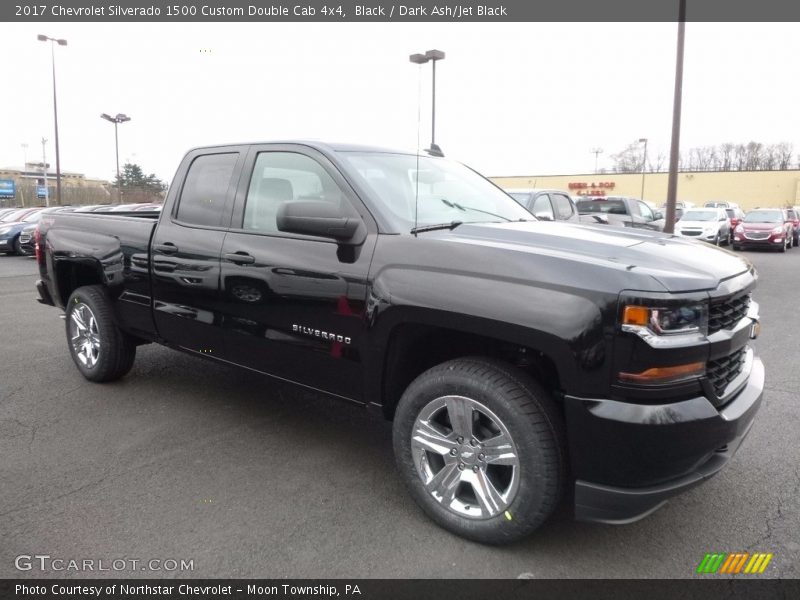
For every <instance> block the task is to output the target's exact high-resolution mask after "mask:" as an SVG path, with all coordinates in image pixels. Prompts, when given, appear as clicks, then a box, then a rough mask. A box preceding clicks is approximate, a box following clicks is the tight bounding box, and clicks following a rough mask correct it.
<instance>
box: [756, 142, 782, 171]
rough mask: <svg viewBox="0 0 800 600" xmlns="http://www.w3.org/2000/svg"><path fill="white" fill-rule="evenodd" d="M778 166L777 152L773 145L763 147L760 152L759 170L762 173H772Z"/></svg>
mask: <svg viewBox="0 0 800 600" xmlns="http://www.w3.org/2000/svg"><path fill="white" fill-rule="evenodd" d="M777 166H778V151H777V149H776V147H775V144H768V145H767V146H764V149H763V151H762V152H761V163H760V164H759V168H760V169H763V170H764V171H772V170H774V169H775V168H776V167H777Z"/></svg>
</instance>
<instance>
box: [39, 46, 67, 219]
mask: <svg viewBox="0 0 800 600" xmlns="http://www.w3.org/2000/svg"><path fill="white" fill-rule="evenodd" d="M36 39H37V40H39V41H40V42H50V62H51V64H52V65H53V121H54V123H55V129H56V201H57V202H58V204H59V205H60V204H61V156H60V155H59V152H58V102H57V101H56V52H55V44H58V45H59V46H66V45H67V40H59V39H56V38H51V37H48V36H46V35H42V34H39V35H37V36H36Z"/></svg>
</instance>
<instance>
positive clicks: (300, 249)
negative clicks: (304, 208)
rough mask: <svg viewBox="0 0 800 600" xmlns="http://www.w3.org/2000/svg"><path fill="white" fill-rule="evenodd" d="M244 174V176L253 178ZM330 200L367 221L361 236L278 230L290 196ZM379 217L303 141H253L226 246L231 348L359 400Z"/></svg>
mask: <svg viewBox="0 0 800 600" xmlns="http://www.w3.org/2000/svg"><path fill="white" fill-rule="evenodd" d="M245 182H246V183H245ZM294 201H317V202H330V203H331V204H333V205H335V206H337V208H338V209H339V210H340V211H341V212H342V213H344V214H348V215H350V216H360V217H361V218H362V219H363V220H364V222H365V225H366V227H367V231H368V234H367V237H366V240H365V241H364V242H363V243H362V244H360V245H358V246H347V245H342V244H337V243H336V242H335V241H333V240H330V239H326V238H318V237H314V236H306V235H299V234H290V233H284V232H280V231H278V228H277V224H276V215H277V212H278V208H279V207H280V205H281V204H282V203H286V202H294ZM376 233H377V231H376V227H375V224H374V222H373V221H372V218H371V217H370V216H369V214H368V213H367V211H366V210H365V209H364V207H363V205H361V203H360V201H359V200H358V198H357V197H356V196H355V193H354V192H353V190H352V189H351V188H350V186H349V185H348V184H347V183H346V182H345V180H344V179H343V178H342V176H341V174H340V173H339V172H338V170H337V169H336V168H335V167H334V166H333V165H332V164H331V163H330V162H329V161H328V160H327V159H326V158H325V157H324V156H323V155H322V154H320V153H318V152H316V151H314V150H311V149H309V148H306V147H303V146H294V145H275V146H270V145H265V146H259V147H254V148H253V149H252V150H251V153H250V155H249V156H248V160H247V166H246V167H245V172H244V173H243V178H242V185H241V186H240V189H239V192H238V194H237V199H236V207H235V210H234V215H233V221H232V223H231V229H230V231H229V233H228V235H227V236H226V237H225V241H224V243H223V247H222V260H221V263H220V264H221V285H220V289H221V293H222V295H223V297H224V306H225V311H224V315H223V327H224V331H225V351H226V355H227V356H229V357H231V360H233V361H234V362H236V363H238V364H242V365H245V366H248V367H250V368H253V369H256V370H258V371H261V372H263V373H268V374H270V375H273V376H276V377H279V378H281V379H285V380H289V381H296V382H304V383H306V382H313V384H312V385H313V387H315V388H317V389H320V390H323V391H326V392H329V393H333V394H336V395H339V396H342V397H345V398H350V399H356V400H360V399H361V398H360V396H361V377H362V359H363V351H364V350H363V348H362V345H361V344H362V342H363V339H362V334H363V332H364V328H365V321H364V318H365V317H364V313H365V310H364V309H365V301H366V295H367V275H368V271H369V264H370V259H371V257H372V252H373V249H374V247H375V240H376Z"/></svg>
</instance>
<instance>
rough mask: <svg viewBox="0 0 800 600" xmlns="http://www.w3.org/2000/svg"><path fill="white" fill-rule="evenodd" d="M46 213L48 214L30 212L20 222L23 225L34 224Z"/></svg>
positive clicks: (39, 211)
mask: <svg viewBox="0 0 800 600" xmlns="http://www.w3.org/2000/svg"><path fill="white" fill-rule="evenodd" d="M46 212H48V211H44V210H37V211H36V212H32V213H31V214H29V215H28V216H27V217H25V218H24V219H22V221H23V222H24V223H36V222H37V221H38V220H39V219H41V218H42V215H43V214H45V213H46Z"/></svg>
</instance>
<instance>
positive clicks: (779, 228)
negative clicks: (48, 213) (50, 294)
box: [0, 227, 783, 233]
mask: <svg viewBox="0 0 800 600" xmlns="http://www.w3.org/2000/svg"><path fill="white" fill-rule="evenodd" d="M0 233H2V232H0ZM772 233H783V227H776V228H775V229H773V230H772Z"/></svg>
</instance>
